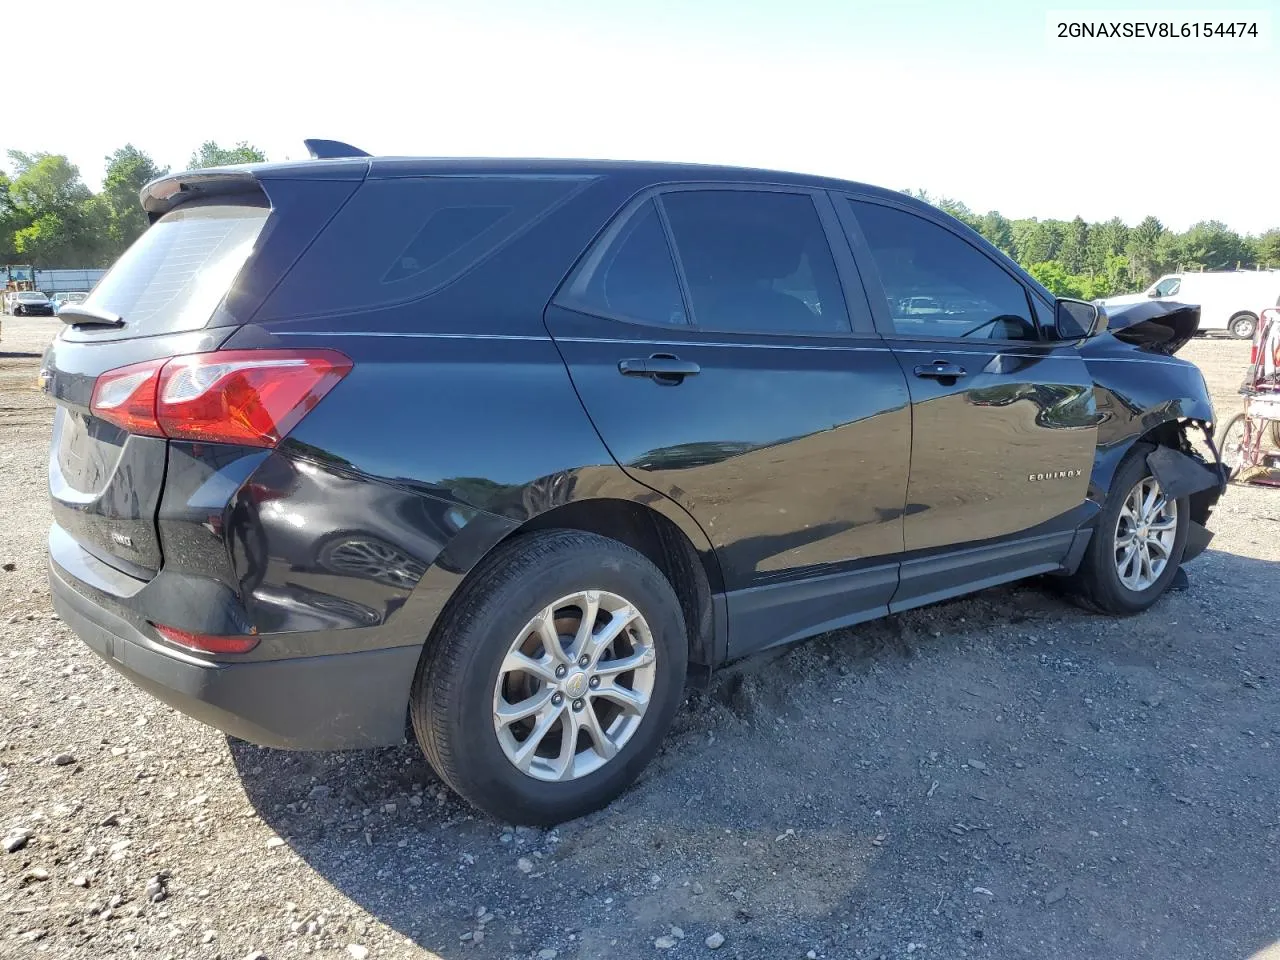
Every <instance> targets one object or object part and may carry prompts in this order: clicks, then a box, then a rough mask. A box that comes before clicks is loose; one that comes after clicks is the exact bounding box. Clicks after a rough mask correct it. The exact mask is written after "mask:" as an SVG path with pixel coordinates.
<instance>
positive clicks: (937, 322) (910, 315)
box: [842, 198, 1097, 607]
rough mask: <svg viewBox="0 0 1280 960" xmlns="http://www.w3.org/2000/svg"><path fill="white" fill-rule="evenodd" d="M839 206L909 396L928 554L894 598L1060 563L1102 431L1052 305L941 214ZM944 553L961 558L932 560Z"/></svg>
mask: <svg viewBox="0 0 1280 960" xmlns="http://www.w3.org/2000/svg"><path fill="white" fill-rule="evenodd" d="M842 203H844V204H846V205H847V206H846V207H845V209H844V211H843V213H844V215H845V216H846V217H847V218H848V219H847V221H846V226H847V227H849V229H850V234H851V240H852V241H853V243H854V246H855V249H857V250H858V256H859V262H860V264H861V263H862V261H869V264H868V265H866V266H864V267H863V274H864V277H865V278H866V280H867V285H868V291H869V294H870V296H871V297H872V303H873V307H874V308H876V312H877V318H876V320H877V324H878V325H880V327H881V330H882V332H883V333H884V335H885V338H886V340H887V341H888V342H889V344H890V345H891V346H892V348H893V350H894V353H895V354H896V355H897V357H898V359H899V362H900V363H901V365H902V368H903V372H904V374H905V375H906V378H907V382H908V384H909V389H910V392H911V409H912V443H911V478H910V481H909V483H908V487H907V509H906V520H905V525H904V539H905V547H906V551H907V554H908V559H915V558H922V559H921V560H920V562H918V563H912V565H911V567H910V569H908V567H905V566H904V569H903V583H902V587H901V589H900V591H899V594H898V596H897V597H896V598H895V607H897V606H899V605H900V604H901V603H906V602H911V601H919V602H926V601H928V600H932V599H936V598H937V596H939V595H944V594H945V593H946V592H947V591H948V589H949V588H950V587H954V586H958V585H959V584H961V583H968V584H969V585H972V584H973V583H974V582H979V581H982V580H983V579H992V580H993V581H995V580H1000V579H1011V575H1012V574H1015V573H1029V572H1035V571H1034V570H1032V569H1031V568H1037V569H1051V568H1053V567H1054V566H1056V565H1057V564H1058V563H1059V562H1060V561H1061V560H1062V558H1063V556H1064V555H1065V553H1066V551H1067V549H1068V548H1069V547H1070V545H1071V542H1072V539H1073V537H1074V534H1075V531H1076V529H1077V528H1078V527H1079V526H1080V524H1081V523H1082V522H1084V521H1085V520H1087V519H1088V517H1087V512H1088V511H1089V509H1090V508H1089V506H1088V505H1087V504H1086V502H1085V501H1086V496H1087V492H1088V487H1089V477H1090V472H1091V470H1092V466H1093V459H1094V450H1095V444H1096V437H1097V409H1096V405H1095V402H1094V396H1093V380H1092V378H1091V377H1090V375H1089V372H1088V370H1087V369H1086V368H1085V364H1084V361H1083V360H1082V359H1081V358H1080V356H1079V353H1078V351H1077V349H1076V347H1075V345H1074V343H1068V342H1061V341H1057V340H1056V339H1053V338H1052V334H1051V332H1050V331H1049V330H1047V329H1044V328H1045V327H1046V326H1048V323H1047V321H1048V319H1049V317H1050V316H1051V309H1052V307H1051V305H1049V304H1047V303H1045V302H1044V301H1043V300H1042V298H1041V297H1039V296H1038V295H1036V294H1033V292H1032V291H1031V289H1030V288H1029V287H1028V286H1026V285H1025V284H1024V283H1023V282H1022V281H1021V280H1019V279H1018V278H1017V276H1016V275H1015V274H1014V273H1013V272H1012V271H1011V270H1010V269H1008V267H1007V266H1006V265H1005V264H1002V263H1000V262H999V260H998V259H996V258H995V257H993V256H991V255H989V254H988V252H987V251H985V250H983V249H982V248H981V247H979V246H978V245H977V244H975V243H972V242H971V241H970V240H969V239H967V238H965V237H963V236H961V235H960V233H959V232H957V231H953V230H952V229H950V228H949V227H947V226H945V225H944V224H943V222H942V221H941V220H940V219H939V220H934V219H931V218H929V217H927V216H924V215H921V214H920V213H918V212H916V211H914V210H911V209H908V208H907V207H906V206H905V205H898V204H895V203H892V202H886V201H873V200H871V199H869V198H868V199H851V198H842ZM921 302H925V303H927V304H928V305H929V306H928V309H921V308H920V306H919V305H920V303H921ZM966 549H967V550H969V551H970V552H968V553H962V551H965V550H966ZM943 554H952V555H955V556H958V557H963V560H961V561H960V562H959V563H957V564H955V565H952V564H950V563H949V562H944V563H943V564H941V565H940V564H939V563H938V562H937V561H936V560H934V561H930V560H929V559H928V558H929V557H930V555H934V556H938V555H943Z"/></svg>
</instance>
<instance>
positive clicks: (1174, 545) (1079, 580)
mask: <svg viewBox="0 0 1280 960" xmlns="http://www.w3.org/2000/svg"><path fill="white" fill-rule="evenodd" d="M1151 449H1152V448H1151V447H1149V446H1145V445H1144V446H1141V447H1138V448H1135V449H1134V450H1133V451H1132V452H1131V453H1130V454H1129V455H1128V456H1127V457H1126V458H1125V459H1124V461H1123V462H1122V463H1121V464H1120V467H1119V469H1117V470H1116V474H1115V477H1114V478H1113V479H1112V484H1111V491H1110V493H1109V494H1108V495H1107V499H1106V502H1105V504H1104V505H1103V508H1102V511H1101V513H1099V514H1098V523H1097V526H1096V527H1095V528H1094V531H1093V536H1092V538H1091V539H1090V541H1089V547H1088V549H1087V550H1086V551H1085V556H1084V560H1083V562H1082V563H1081V565H1080V569H1079V571H1078V572H1077V573H1076V575H1075V576H1074V577H1073V578H1072V582H1071V586H1072V587H1073V588H1074V589H1073V592H1074V593H1075V595H1076V597H1077V598H1078V599H1079V600H1081V601H1082V602H1083V603H1084V605H1085V606H1088V607H1090V608H1092V609H1095V610H1098V611H1100V612H1103V613H1113V614H1121V615H1129V614H1134V613H1141V612H1142V611H1143V610H1146V609H1147V608H1148V607H1150V606H1151V605H1152V604H1153V603H1155V602H1156V601H1157V600H1158V599H1160V597H1161V595H1162V594H1163V593H1164V592H1165V590H1167V589H1168V587H1169V584H1170V582H1172V580H1173V578H1174V576H1175V575H1176V574H1177V572H1178V565H1179V564H1180V563H1182V554H1183V551H1184V550H1185V549H1186V545H1187V529H1188V525H1189V522H1190V517H1189V512H1190V501H1189V500H1188V498H1187V497H1178V498H1176V499H1175V498H1173V497H1169V496H1167V495H1166V494H1165V493H1164V491H1163V490H1162V489H1161V488H1160V481H1159V480H1157V479H1156V478H1155V476H1154V475H1153V474H1152V473H1151V469H1150V468H1149V467H1148V466H1147V454H1148V453H1150V452H1151Z"/></svg>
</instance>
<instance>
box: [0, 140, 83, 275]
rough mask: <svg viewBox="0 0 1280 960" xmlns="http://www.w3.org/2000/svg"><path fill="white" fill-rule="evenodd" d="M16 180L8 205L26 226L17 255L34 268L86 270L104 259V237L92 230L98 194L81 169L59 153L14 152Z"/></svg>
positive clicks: (18, 235) (17, 235) (16, 238)
mask: <svg viewBox="0 0 1280 960" xmlns="http://www.w3.org/2000/svg"><path fill="white" fill-rule="evenodd" d="M9 157H10V159H11V160H12V161H13V163H14V165H15V167H16V168H17V175H16V176H15V177H14V178H13V180H12V181H11V182H10V184H9V202H10V204H11V206H12V208H13V211H14V213H15V214H16V215H17V219H18V221H19V222H20V223H21V224H22V225H21V226H20V227H18V229H16V230H15V231H14V233H13V250H14V253H15V254H16V255H17V256H19V257H21V258H22V259H24V260H27V261H29V262H30V263H32V264H33V265H35V266H41V267H61V266H84V265H86V264H92V263H97V262H98V261H99V260H100V258H101V256H100V255H101V249H102V242H101V241H102V238H101V237H100V236H97V235H96V234H95V232H94V230H93V222H94V218H93V217H92V216H91V210H90V205H91V201H92V199H93V194H91V193H90V192H89V188H88V187H86V186H85V185H84V183H83V181H81V179H80V170H79V168H77V167H76V165H75V164H73V163H72V162H71V161H70V160H68V159H67V158H66V157H64V156H62V155H60V154H49V153H32V154H28V153H23V152H21V151H18V150H11V151H9Z"/></svg>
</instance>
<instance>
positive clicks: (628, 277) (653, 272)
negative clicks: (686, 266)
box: [562, 200, 688, 326]
mask: <svg viewBox="0 0 1280 960" xmlns="http://www.w3.org/2000/svg"><path fill="white" fill-rule="evenodd" d="M586 268H587V269H586V272H585V275H584V276H581V277H579V278H578V279H577V280H575V282H574V283H572V284H570V286H569V290H568V293H567V295H566V296H565V297H563V298H562V300H563V302H564V303H565V305H566V306H570V307H573V308H575V309H578V310H583V311H586V312H587V313H598V314H603V315H605V316H615V317H621V318H623V319H627V320H636V321H639V322H641V323H662V324H676V325H680V326H682V325H684V324H686V323H688V318H687V317H686V315H685V309H684V300H683V298H682V297H681V295H680V281H679V280H678V279H677V278H676V267H675V262H674V261H673V260H672V259H671V249H670V247H669V246H668V245H667V236H666V233H665V232H664V231H663V229H662V221H661V220H660V219H659V218H658V211H657V208H656V207H654V204H653V201H652V200H649V201H647V202H646V203H645V204H644V206H643V207H641V208H640V209H639V210H636V211H635V212H633V213H632V214H631V216H630V217H629V218H628V219H627V221H626V223H624V224H623V226H622V229H621V230H620V231H619V232H618V234H617V235H616V236H615V237H614V238H613V239H612V241H611V242H610V243H609V245H608V247H606V248H605V249H604V251H603V252H602V253H600V254H597V255H596V258H595V259H594V260H588V262H587V264H586Z"/></svg>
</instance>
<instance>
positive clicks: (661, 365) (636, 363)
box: [618, 353, 702, 384]
mask: <svg viewBox="0 0 1280 960" xmlns="http://www.w3.org/2000/svg"><path fill="white" fill-rule="evenodd" d="M618 372H619V373H620V374H622V375H623V376H624V377H648V378H649V379H651V380H654V381H656V382H658V383H668V384H676V383H681V382H682V381H683V380H684V378H685V377H692V376H695V375H696V374H699V373H701V372H702V368H701V367H700V366H698V365H697V364H696V363H694V362H693V361H692V360H681V359H680V358H679V357H673V356H671V355H670V354H663V353H658V354H654V355H653V356H652V357H645V358H643V359H641V358H638V357H637V358H633V359H630V360H619V361H618Z"/></svg>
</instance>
